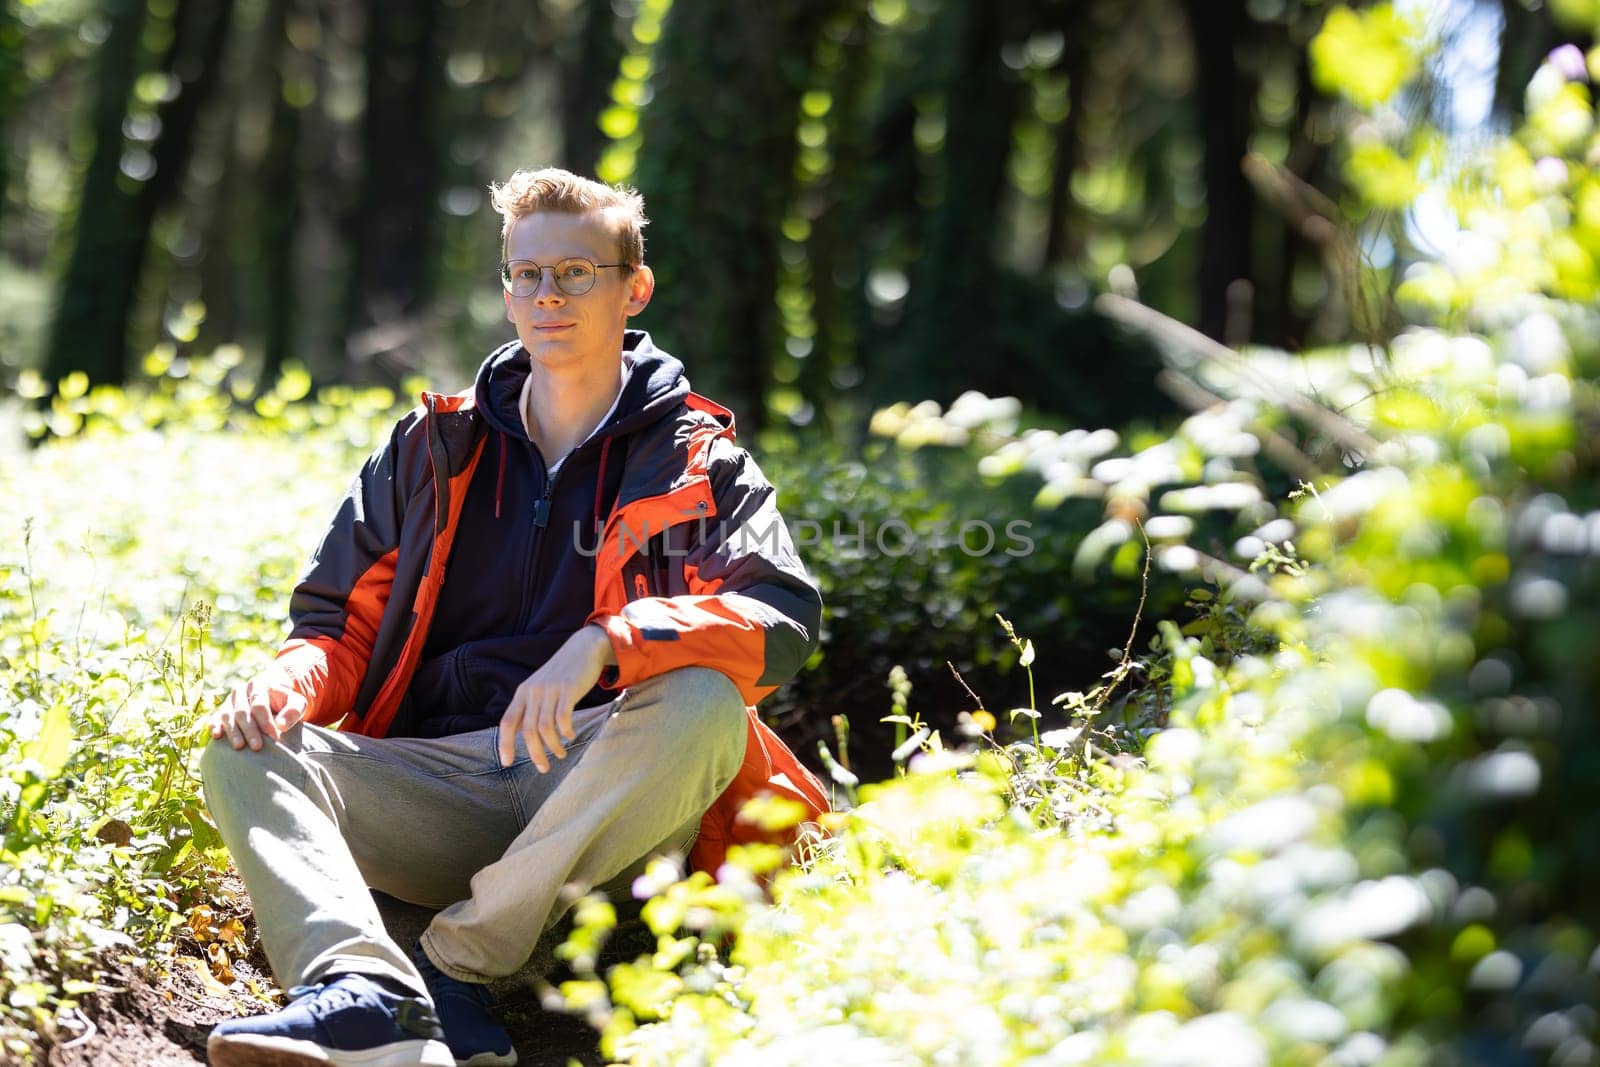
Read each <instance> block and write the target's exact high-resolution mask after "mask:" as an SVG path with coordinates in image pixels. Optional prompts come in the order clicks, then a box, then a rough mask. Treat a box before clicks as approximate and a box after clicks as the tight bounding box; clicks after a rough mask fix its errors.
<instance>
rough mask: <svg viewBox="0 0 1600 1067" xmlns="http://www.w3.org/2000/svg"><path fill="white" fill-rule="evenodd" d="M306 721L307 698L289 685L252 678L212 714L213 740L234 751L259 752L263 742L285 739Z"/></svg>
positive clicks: (235, 690)
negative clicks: (285, 736)
mask: <svg viewBox="0 0 1600 1067" xmlns="http://www.w3.org/2000/svg"><path fill="white" fill-rule="evenodd" d="M305 717H306V698H305V697H303V696H301V695H300V694H299V693H296V692H295V691H294V690H293V689H290V688H289V687H288V686H286V685H282V684H280V683H277V682H269V681H265V680H263V679H260V678H252V679H250V680H249V681H248V682H245V683H243V684H242V685H240V686H238V687H237V688H235V689H234V691H233V692H231V693H229V694H228V699H226V700H224V701H223V702H222V706H221V707H219V708H218V709H217V710H216V711H214V712H212V714H211V736H212V737H213V738H217V739H226V740H227V742H228V743H229V744H230V745H232V746H233V747H234V748H244V747H245V746H246V745H249V746H250V749H251V751H253V752H259V751H260V750H261V746H262V744H263V743H264V741H263V739H264V738H265V739H270V740H273V741H276V740H278V739H279V738H280V737H282V736H283V735H284V733H285V731H287V730H288V729H289V728H290V727H291V726H293V725H294V724H295V723H297V722H299V721H300V720H301V719H303V718H305Z"/></svg>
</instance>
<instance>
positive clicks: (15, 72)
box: [0, 0, 27, 219]
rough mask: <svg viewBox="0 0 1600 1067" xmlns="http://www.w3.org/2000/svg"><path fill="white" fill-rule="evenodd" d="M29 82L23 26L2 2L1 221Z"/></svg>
mask: <svg viewBox="0 0 1600 1067" xmlns="http://www.w3.org/2000/svg"><path fill="white" fill-rule="evenodd" d="M26 85H27V82H26V80H25V78H24V76H23V72H22V24H21V22H20V21H18V19H17V13H16V11H15V10H13V8H12V5H11V3H10V2H9V0H4V2H0V145H4V146H5V147H4V148H0V219H4V218H5V213H6V193H7V192H8V191H9V190H10V189H11V150H12V149H11V146H13V145H15V144H16V143H17V142H16V135H15V133H14V132H13V131H14V130H15V128H16V125H17V117H18V116H17V109H18V106H19V105H20V103H21V101H22V94H23V90H24V89H25V88H26Z"/></svg>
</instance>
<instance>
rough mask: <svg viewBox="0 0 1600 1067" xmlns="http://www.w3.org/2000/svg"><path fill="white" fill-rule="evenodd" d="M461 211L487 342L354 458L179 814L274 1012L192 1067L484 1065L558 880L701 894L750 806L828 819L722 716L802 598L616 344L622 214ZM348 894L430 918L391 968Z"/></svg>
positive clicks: (784, 636) (665, 396) (749, 469)
mask: <svg viewBox="0 0 1600 1067" xmlns="http://www.w3.org/2000/svg"><path fill="white" fill-rule="evenodd" d="M492 192H493V199H494V205H495V208H496V209H497V210H498V211H499V212H500V214H501V215H502V216H503V218H504V220H505V224H504V228H503V232H502V242H503V245H502V250H503V263H502V267H501V282H502V286H503V289H504V294H505V306H506V318H507V319H508V320H509V321H510V322H511V323H512V324H513V325H514V326H515V327H516V331H517V340H516V341H515V342H511V343H509V344H507V345H505V346H504V347H502V348H500V349H498V350H497V351H495V352H494V353H492V354H491V355H490V356H489V358H488V359H487V360H486V361H485V362H484V364H483V366H482V368H481V369H480V371H479V373H478V379H477V383H476V386H475V387H474V388H472V389H469V390H467V391H465V392H463V393H461V394H459V395H456V396H440V395H433V394H425V395H424V397H423V403H422V406H420V407H419V408H417V409H416V410H414V411H412V412H411V413H410V414H409V415H407V416H406V417H405V418H403V419H402V420H401V421H400V422H399V424H398V425H397V426H396V427H395V429H394V431H393V433H392V434H391V435H390V437H389V440H388V441H387V442H386V443H385V444H384V445H383V446H382V447H381V448H379V449H378V450H377V452H375V453H374V454H373V456H372V457H371V458H370V459H369V460H368V461H367V463H366V465H365V466H364V467H363V468H362V471H361V474H360V476H359V478H358V479H357V481H356V483H355V485H353V486H352V488H351V491H350V494H349V496H348V498H347V499H346V500H345V502H344V505H343V506H342V507H341V508H340V510H339V512H338V515H337V516H336V517H335V519H334V522H333V524H332V527H331V528H330V529H329V531H328V533H327V535H326V536H325V538H324V539H323V541H322V544H321V546H320V547H319V548H318V549H317V552H316V555H315V556H314V558H313V560H312V562H311V565H310V568H309V569H308V571H307V573H306V575H305V577H304V578H303V579H302V580H301V582H300V584H299V585H298V586H297V587H296V589H295V592H294V597H293V599H292V601H291V603H290V614H291V617H292V620H293V631H292V633H291V635H290V638H289V640H288V642H287V643H286V644H285V645H284V647H283V649H282V650H281V651H280V653H279V654H278V657H277V658H276V659H275V660H274V661H273V663H272V664H271V665H270V666H269V667H268V668H267V669H266V670H265V671H263V672H262V673H261V674H260V675H258V676H257V677H255V678H253V679H252V680H251V681H249V682H247V683H246V684H244V685H241V686H240V687H239V688H238V689H236V690H235V691H234V692H233V693H232V694H231V695H230V696H229V697H228V699H227V701H226V702H225V703H224V705H223V706H222V707H221V708H220V709H219V710H218V711H217V712H216V714H215V716H214V717H213V719H212V721H211V733H212V737H213V738H214V740H213V741H212V743H211V744H210V745H209V746H208V747H207V749H206V751H205V754H204V756H203V757H202V760H201V770H202V776H203V780H204V784H205V792H206V798H207V801H208V803H209V805H210V808H211V811H212V813H213V815H214V816H215V818H216V821H217V825H218V827H219V828H220V829H221V831H222V835H223V839H224V840H225V841H226V842H227V843H228V846H229V848H230V850H231V851H232V853H233V856H234V860H235V863H236V864H237V866H238V868H239V871H240V873H241V874H242V875H243V877H244V880H245V884H246V885H247V886H248V888H249V890H250V894H251V898H252V900H253V902H254V904H255V911H256V919H257V922H258V924H259V927H260V930H261V937H262V941H263V943H264V944H265V946H266V949H267V955H268V957H269V959H270V960H271V962H272V967H273V970H274V971H275V972H276V974H277V976H278V979H279V981H280V982H282V983H283V984H284V985H285V986H286V987H293V988H291V990H290V992H291V996H293V997H294V998H295V999H294V1000H293V1003H291V1004H290V1005H289V1007H287V1008H285V1009H283V1010H282V1011H280V1012H278V1013H276V1014H273V1015H267V1016H261V1017H257V1018H253V1019H242V1020H232V1021H230V1022H226V1023H223V1024H221V1025H219V1026H218V1027H217V1028H216V1029H215V1030H214V1031H213V1033H212V1035H211V1039H210V1045H209V1053H210V1058H211V1062H212V1063H214V1064H219V1065H224V1067H232V1065H246V1064H273V1065H283V1064H299V1063H306V1064H313V1063H315V1064H328V1063H332V1064H361V1065H363V1067H398V1065H401V1064H430V1065H431V1064H438V1065H446V1064H452V1063H455V1064H473V1065H487V1064H510V1063H515V1062H516V1054H515V1052H514V1051H513V1050H512V1048H511V1043H510V1040H509V1038H508V1037H507V1035H506V1033H505V1031H504V1030H503V1029H502V1028H501V1027H500V1026H499V1024H498V1023H497V1022H496V1021H495V1019H494V1017H493V1015H492V1014H491V1012H490V1010H489V998H488V997H487V995H486V993H485V985H484V983H486V982H488V981H489V980H490V979H492V978H495V977H499V976H503V975H508V974H512V973H514V972H515V971H517V970H518V969H519V968H520V967H521V966H522V965H523V963H524V962H525V961H526V960H527V959H528V957H529V955H530V954H531V952H532V950H533V948H534V945H535V942H536V941H537V939H538V937H539V935H540V934H541V932H543V931H544V930H545V929H546V928H547V927H548V926H549V925H550V924H552V923H553V922H554V921H555V920H556V919H557V918H559V916H560V913H561V910H562V907H561V905H560V903H559V901H561V900H562V899H563V898H562V896H561V891H562V887H563V886H564V885H566V884H568V883H577V884H578V885H580V886H601V885H616V884H618V883H619V880H624V879H625V878H626V876H627V875H628V874H629V872H630V871H631V870H633V869H636V868H637V866H638V865H639V863H640V861H641V860H642V859H643V858H646V857H648V856H649V855H651V854H653V853H656V852H663V851H677V852H680V853H687V854H688V857H689V861H690V863H691V864H692V865H693V866H694V867H696V868H698V869H703V870H709V871H713V872H714V871H715V870H716V868H717V866H718V865H719V864H720V863H721V861H722V856H723V853H724V852H725V851H726V848H727V846H728V845H729V844H730V843H733V842H734V841H739V840H747V839H753V838H755V837H757V836H758V831H757V830H756V829H755V828H754V827H753V826H751V825H749V824H746V823H741V822H740V821H739V820H738V818H737V816H738V811H739V807H740V806H741V804H742V803H743V802H744V801H745V800H746V799H748V798H749V797H751V796H753V795H755V794H756V793H758V792H761V791H772V792H776V793H779V794H783V795H787V796H789V797H791V798H794V799H797V800H799V801H801V802H802V803H803V804H804V805H805V807H806V808H807V810H809V811H811V812H812V813H814V814H815V813H817V812H820V811H821V810H823V809H824V808H825V807H826V804H827V800H826V794H825V793H824V791H823V789H822V787H821V785H820V784H819V783H818V782H817V780H816V779H815V778H814V777H813V776H812V775H811V774H809V773H808V772H807V771H806V770H805V769H804V768H803V767H802V766H801V765H800V764H799V763H798V761H796V760H795V759H794V757H793V755H792V754H791V753H790V752H789V751H788V749H786V748H785V747H784V746H783V744H782V743H781V742H780V741H779V740H778V739H777V737H776V736H775V735H773V734H772V732H771V731H770V730H768V729H767V728H766V727H765V726H764V725H763V724H762V723H761V721H760V719H759V718H758V717H757V716H756V714H755V710H754V707H753V705H754V704H755V703H756V702H757V701H758V700H760V699H761V698H762V697H763V696H765V695H766V694H768V693H770V692H772V690H774V689H775V688H777V687H778V686H779V685H782V684H783V683H784V682H785V681H787V680H788V679H789V678H790V677H792V676H793V675H794V674H795V672H796V671H798V670H799V669H800V666H801V665H802V664H803V663H804V662H805V660H806V658H807V657H808V656H809V655H810V654H811V652H812V650H813V649H814V648H815V647H816V643H817V626H818V621H819V618H820V613H821V599H820V597H819V596H818V593H817V590H816V588H815V586H814V585H813V584H812V583H811V581H810V580H809V579H808V578H807V576H806V574H805V570H804V568H803V566H802V565H801V563H800V561H799V559H798V558H797V556H796V554H795V551H794V547H793V544H792V542H791V541H790V539H789V535H788V532H787V530H786V529H785V526H784V524H783V520H782V518H781V517H780V516H779V514H778V511H777V508H776V506H775V504H774V499H773V490H772V487H771V486H770V485H769V484H768V483H767V482H766V480H765V479H764V478H763V477H762V475H761V472H760V470H759V469H758V468H757V467H756V465H755V463H754V461H753V460H752V459H751V458H750V457H749V455H748V454H747V453H745V452H744V451H743V450H742V449H741V448H739V447H738V446H737V445H736V444H735V443H734V438H733V417H732V415H731V414H730V413H729V412H728V411H727V410H726V409H725V408H722V407H720V406H719V405H717V404H714V403H712V402H711V401H709V400H706V399H704V398H702V397H699V396H697V395H695V394H694V393H692V392H690V391H689V385H688V382H687V380H686V379H685V378H684V375H683V367H682V365H681V364H680V363H679V362H678V361H677V360H675V359H673V358H672V357H671V356H669V355H667V354H666V353H665V352H662V351H661V350H660V349H657V348H655V347H654V346H653V345H652V344H651V342H650V338H649V336H648V335H646V334H644V333H642V332H638V331H633V330H628V329H626V324H627V320H628V319H629V318H631V317H633V316H634V315H637V314H639V312H641V311H643V310H644V308H645V306H646V305H647V304H648V303H649V302H650V296H651V294H652V292H653V291H654V289H655V277H654V275H653V274H652V273H651V271H650V268H649V267H647V266H645V265H644V256H643V252H644V241H643V236H642V232H641V230H642V227H643V225H644V222H645V219H644V215H643V203H642V201H641V200H640V198H639V197H638V195H637V194H635V193H631V192H628V191H621V190H616V189H613V188H610V187H608V186H605V185H601V184H599V183H596V182H592V181H589V180H587V179H583V178H579V177H576V176H574V175H571V174H568V173H566V172H565V171H559V170H541V171H538V172H535V173H528V172H524V171H519V172H518V173H516V174H514V175H513V176H512V177H511V178H510V180H509V181H507V182H506V183H505V184H504V185H501V186H495V187H493V189H492ZM697 284H698V283H697ZM328 726H336V727H337V729H336V730H335V729H327V728H325V727H328ZM624 884H625V882H624ZM369 887H370V888H372V889H379V890H382V891H384V892H387V893H389V894H392V895H393V896H396V897H398V898H400V899H402V900H407V901H411V902H414V903H418V904H424V905H429V906H433V907H438V908H441V909H443V910H441V911H440V912H439V914H438V915H437V916H436V917H435V919H434V920H433V922H432V924H431V925H430V926H429V928H428V929H427V931H426V932H425V933H424V934H423V936H422V938H421V940H420V942H419V943H418V944H417V945H416V946H414V947H413V948H412V949H411V951H410V952H409V953H407V952H406V951H404V950H402V949H401V948H400V947H399V946H398V945H396V944H395V943H394V942H393V941H392V940H391V939H390V938H389V936H388V935H387V933H386V932H385V930H384V927H383V923H382V921H381V919H380V918H379V915H378V912H377V910H376V908H375V906H374V904H373V901H372V897H371V894H370V893H369ZM441 1024H442V1032H441Z"/></svg>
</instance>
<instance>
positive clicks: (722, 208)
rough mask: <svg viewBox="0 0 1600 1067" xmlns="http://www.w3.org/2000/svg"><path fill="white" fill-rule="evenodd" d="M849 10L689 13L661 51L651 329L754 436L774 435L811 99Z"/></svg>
mask: <svg viewBox="0 0 1600 1067" xmlns="http://www.w3.org/2000/svg"><path fill="white" fill-rule="evenodd" d="M842 2H844V0H771V2H768V3H761V4H752V3H748V2H745V0H696V2H692V3H691V2H688V0H685V2H682V3H677V4H674V5H673V7H672V10H671V12H670V13H669V14H668V16H667V18H666V22H665V24H664V26H663V27H662V35H661V40H660V43H659V44H658V45H657V52H656V57H655V59H656V68H657V70H658V72H659V73H658V75H657V77H656V79H655V80H654V82H653V86H654V92H655V96H654V98H653V99H652V101H651V102H650V103H649V105H648V106H646V108H645V109H644V113H643V115H642V117H641V128H642V131H643V140H644V147H643V149H642V151H641V154H640V157H639V165H638V174H637V180H638V185H639V189H640V191H641V192H642V193H644V195H645V201H646V204H647V209H648V211H649V214H650V218H651V220H652V221H651V224H650V229H649V231H648V232H647V236H648V248H649V256H648V258H649V260H650V263H651V265H652V266H653V267H654V269H655V272H656V282H657V288H656V296H655V301H654V302H653V303H652V304H651V306H650V309H649V310H648V311H647V312H645V314H644V316H643V317H642V318H641V320H640V321H641V325H644V326H646V327H648V328H649V329H650V330H652V331H653V332H654V335H655V336H656V338H657V339H658V340H659V341H660V342H661V343H662V344H663V345H664V346H665V347H667V348H668V349H669V350H670V351H672V352H673V353H675V354H676V355H678V356H679V357H680V358H681V359H683V361H684V363H685V364H686V365H687V366H688V368H689V374H690V377H691V379H692V380H693V381H694V383H695V386H696V388H698V389H700V390H702V391H704V392H708V393H710V394H711V395H712V396H714V397H716V398H717V399H718V400H720V401H721V402H723V403H726V404H729V405H730V406H732V407H734V408H735V410H736V411H737V412H738V413H739V418H740V424H741V426H745V427H754V426H757V425H759V424H760V423H761V422H762V421H763V418H764V414H765V413H764V410H763V409H764V404H763V398H764V395H765V393H766V389H767V386H768V383H769V378H770V374H769V369H770V366H771V361H772V354H773V352H774V350H775V349H776V348H777V346H778V345H780V344H781V343H782V340H783V338H782V337H781V334H780V325H779V321H778V315H777V308H776V305H775V303H774V300H773V293H774V292H775V290H776V288H777V280H778V253H779V240H780V233H779V228H780V226H781V224H782V221H783V216H784V212H785V210H786V209H787V207H788V205H789V203H790V201H791V199H792V197H793V194H794V187H795V181H794V161H795V125H796V119H797V115H798V113H799V103H800V95H801V93H802V92H803V91H804V89H805V86H806V80H807V72H808V68H809V64H810V60H811V56H812V53H813V50H814V46H815V42H816V39H817V34H818V33H819V32H820V30H821V27H822V26H823V24H824V23H825V22H826V21H827V19H828V17H829V16H830V15H831V14H832V13H833V12H834V11H835V10H836V9H837V8H838V6H839V4H840V3H842Z"/></svg>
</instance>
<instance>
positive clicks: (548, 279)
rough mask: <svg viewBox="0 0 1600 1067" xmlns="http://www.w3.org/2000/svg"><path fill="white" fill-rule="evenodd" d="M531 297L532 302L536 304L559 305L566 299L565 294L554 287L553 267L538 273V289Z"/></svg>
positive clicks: (554, 272)
mask: <svg viewBox="0 0 1600 1067" xmlns="http://www.w3.org/2000/svg"><path fill="white" fill-rule="evenodd" d="M533 297H534V302H535V303H538V304H547V303H552V302H554V303H560V302H561V301H563V300H565V299H566V298H567V294H566V293H563V292H562V291H561V289H560V287H559V286H557V285H556V270H555V268H554V267H545V268H544V269H542V270H540V271H539V288H537V289H535V290H534V291H533Z"/></svg>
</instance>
